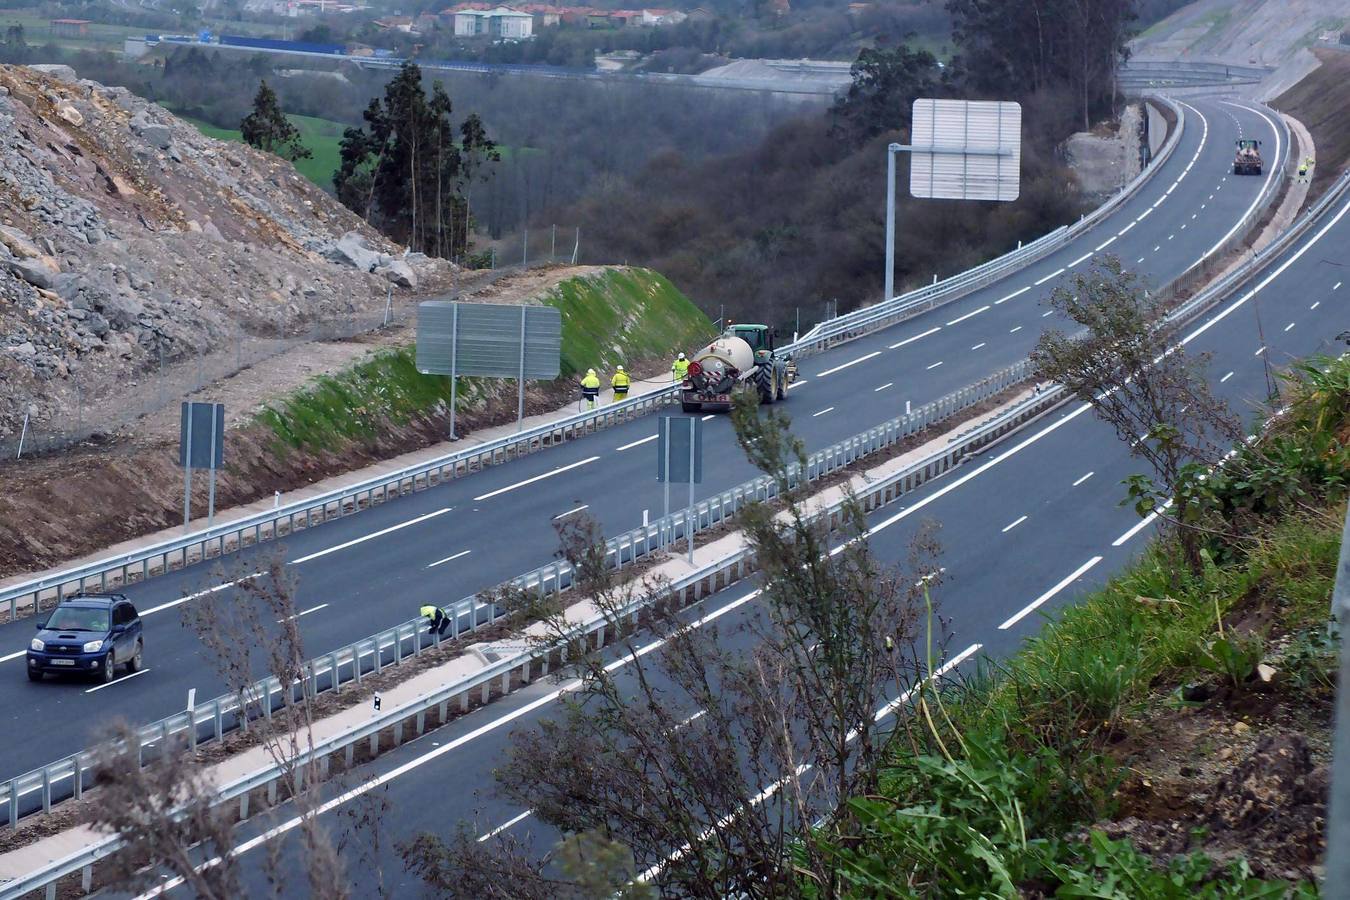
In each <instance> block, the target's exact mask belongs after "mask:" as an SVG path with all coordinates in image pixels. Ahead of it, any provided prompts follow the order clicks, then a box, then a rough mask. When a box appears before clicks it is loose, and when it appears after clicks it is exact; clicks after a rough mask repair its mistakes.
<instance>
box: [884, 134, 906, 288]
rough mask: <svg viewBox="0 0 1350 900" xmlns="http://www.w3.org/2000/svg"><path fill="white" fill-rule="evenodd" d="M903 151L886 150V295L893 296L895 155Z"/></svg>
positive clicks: (899, 147) (898, 146) (893, 148)
mask: <svg viewBox="0 0 1350 900" xmlns="http://www.w3.org/2000/svg"><path fill="white" fill-rule="evenodd" d="M903 149H905V148H904V147H902V146H901V145H899V144H891V145H890V146H888V147H887V148H886V295H885V296H884V297H882V298H881V299H882V300H889V299H891V297H893V296H895V154H897V153H899V152H900V151H901V150H903Z"/></svg>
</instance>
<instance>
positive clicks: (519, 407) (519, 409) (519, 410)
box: [516, 306, 527, 431]
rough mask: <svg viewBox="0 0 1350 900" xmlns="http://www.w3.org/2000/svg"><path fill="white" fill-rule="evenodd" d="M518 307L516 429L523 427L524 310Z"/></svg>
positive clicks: (519, 429) (524, 308)
mask: <svg viewBox="0 0 1350 900" xmlns="http://www.w3.org/2000/svg"><path fill="white" fill-rule="evenodd" d="M526 308H527V307H524V306H522V307H521V308H520V374H519V375H517V376H516V386H517V387H518V388H519V394H518V395H517V397H516V431H521V430H522V429H524V428H525V310H526Z"/></svg>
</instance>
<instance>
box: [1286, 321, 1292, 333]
mask: <svg viewBox="0 0 1350 900" xmlns="http://www.w3.org/2000/svg"><path fill="white" fill-rule="evenodd" d="M1293 327H1294V323H1293V322H1290V323H1289V324H1288V325H1286V326H1284V330H1285V331H1288V330H1289V329H1291V328H1293Z"/></svg>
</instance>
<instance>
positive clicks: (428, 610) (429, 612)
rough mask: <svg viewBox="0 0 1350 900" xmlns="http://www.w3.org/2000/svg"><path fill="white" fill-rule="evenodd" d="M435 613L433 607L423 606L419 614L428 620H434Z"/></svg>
mask: <svg viewBox="0 0 1350 900" xmlns="http://www.w3.org/2000/svg"><path fill="white" fill-rule="evenodd" d="M437 611H438V610H437V608H436V607H434V606H424V607H422V609H421V610H420V612H421V613H422V615H424V616H426V617H427V618H428V619H434V618H436V613H437Z"/></svg>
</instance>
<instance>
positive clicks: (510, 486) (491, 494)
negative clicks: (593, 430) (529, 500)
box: [473, 456, 600, 500]
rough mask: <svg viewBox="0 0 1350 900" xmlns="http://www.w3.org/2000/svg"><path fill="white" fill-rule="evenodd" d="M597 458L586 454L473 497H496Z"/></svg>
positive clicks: (477, 498)
mask: <svg viewBox="0 0 1350 900" xmlns="http://www.w3.org/2000/svg"><path fill="white" fill-rule="evenodd" d="M599 458H600V457H598V456H588V457H586V458H585V459H583V460H580V461H578V462H574V463H571V464H570V465H566V466H559V467H558V468H556V469H554V470H552V471H551V472H545V473H544V474H543V475H536V476H534V477H533V478H526V479H525V480H524V481H517V482H516V483H515V484H508V485H507V486H506V487H504V488H497V490H495V491H488V492H487V493H486V494H479V495H478V496H477V497H474V498H473V499H475V500H487V499H489V498H490V497H496V496H497V495H498V494H505V493H506V492H507V491H514V490H515V489H516V488H523V487H525V485H527V484H534V483H535V482H536V481H543V480H544V479H545V478H552V477H553V476H554V475H558V474H561V473H563V472H566V471H569V470H571V469H577V468H580V467H581V466H585V465H589V464H590V463H593V462H595V461H596V460H597V459H599Z"/></svg>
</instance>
